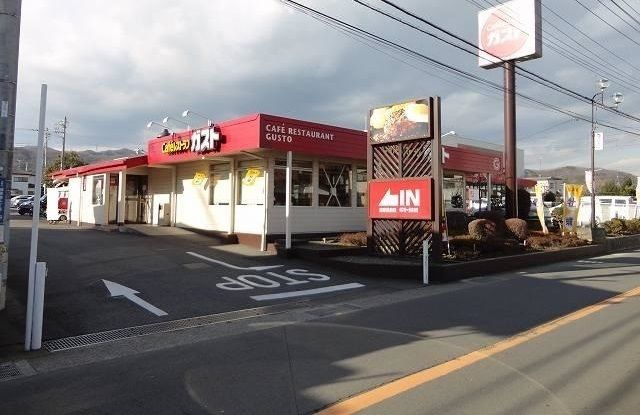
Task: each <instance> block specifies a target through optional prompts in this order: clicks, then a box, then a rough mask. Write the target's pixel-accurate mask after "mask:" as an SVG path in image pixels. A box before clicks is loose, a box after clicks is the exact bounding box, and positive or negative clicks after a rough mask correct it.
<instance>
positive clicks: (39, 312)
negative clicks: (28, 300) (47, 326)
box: [31, 262, 47, 350]
mask: <svg viewBox="0 0 640 415" xmlns="http://www.w3.org/2000/svg"><path fill="white" fill-rule="evenodd" d="M46 278H47V263H46V262H37V263H36V280H35V292H34V295H33V323H32V324H31V330H32V334H31V350H39V349H40V347H42V322H43V316H44V286H45V280H46Z"/></svg>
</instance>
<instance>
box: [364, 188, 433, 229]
mask: <svg viewBox="0 0 640 415" xmlns="http://www.w3.org/2000/svg"><path fill="white" fill-rule="evenodd" d="M432 189H433V179H432V178H430V177H421V178H403V179H379V180H371V181H370V182H369V218H370V219H420V220H431V219H433V206H432V205H433V193H432V191H433V190H432Z"/></svg>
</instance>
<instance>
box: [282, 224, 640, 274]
mask: <svg viewBox="0 0 640 415" xmlns="http://www.w3.org/2000/svg"><path fill="white" fill-rule="evenodd" d="M634 248H640V235H631V236H621V237H614V238H607V239H606V240H605V241H603V243H601V244H597V245H588V246H581V247H575V248H566V249H558V250H553V251H544V252H532V253H527V254H521V255H511V256H503V257H496V258H486V259H480V260H476V261H467V262H460V263H449V264H443V263H439V264H431V265H430V266H429V278H430V279H431V280H432V281H435V282H445V283H446V282H453V281H458V280H461V279H465V278H471V277H477V276H483V275H490V274H497V273H501V272H507V271H514V270H518V269H522V268H528V267H532V266H537V265H543V264H544V265H546V264H552V263H558V262H565V261H572V260H576V259H582V258H589V257H594V256H600V255H605V254H608V253H611V252H616V251H621V250H627V249H634ZM292 251H293V252H291V254H293V255H294V256H297V257H299V258H303V259H306V260H309V261H313V262H317V263H320V264H322V265H326V266H329V267H334V268H338V269H340V270H344V271H348V272H351V273H353V274H355V275H361V276H371V275H380V274H386V275H391V276H397V277H399V278H412V279H416V280H421V279H422V260H421V259H420V258H397V257H382V256H368V255H363V254H362V253H361V252H357V253H356V252H355V251H354V252H353V253H352V254H348V255H344V256H333V257H330V256H327V255H321V254H319V253H318V252H315V254H314V253H311V252H307V251H311V250H305V251H301V250H292Z"/></svg>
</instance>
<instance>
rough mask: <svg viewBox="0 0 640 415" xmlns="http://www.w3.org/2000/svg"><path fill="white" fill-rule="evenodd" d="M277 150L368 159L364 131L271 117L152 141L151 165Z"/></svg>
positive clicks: (225, 123) (255, 116) (256, 116)
mask: <svg viewBox="0 0 640 415" xmlns="http://www.w3.org/2000/svg"><path fill="white" fill-rule="evenodd" d="M259 149H274V150H280V151H289V150H290V151H293V152H294V153H297V154H310V155H317V156H327V157H339V158H346V159H356V160H364V159H366V157H367V134H366V133H365V132H363V131H358V130H352V129H349V128H341V127H336V126H332V125H326V124H318V123H313V122H309V121H301V120H295V119H292V118H284V117H276V116H274V115H267V114H252V115H250V116H246V117H243V118H238V119H235V120H230V121H223V122H220V123H216V125H215V129H213V130H212V131H209V130H208V129H207V128H204V129H197V130H193V131H183V132H180V133H176V134H172V135H170V136H167V137H158V138H155V139H152V140H150V141H149V145H148V149H147V154H148V157H149V164H151V165H154V164H166V163H181V162H186V161H193V160H199V159H202V158H204V157H213V156H216V155H229V154H234V153H235V154H237V153H241V152H243V151H255V150H259Z"/></svg>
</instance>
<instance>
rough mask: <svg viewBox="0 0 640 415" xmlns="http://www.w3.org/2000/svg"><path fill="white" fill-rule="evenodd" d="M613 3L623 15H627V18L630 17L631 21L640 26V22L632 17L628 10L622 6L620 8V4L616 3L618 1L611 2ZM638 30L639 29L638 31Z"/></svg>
mask: <svg viewBox="0 0 640 415" xmlns="http://www.w3.org/2000/svg"><path fill="white" fill-rule="evenodd" d="M611 3H613V5H614V6H616V7H617V8H618V9H620V10H621V11H622V13H624V14H626V15H627V16H629V18H630V19H631V20H633V21H634V22H636V23H637V24H638V25H640V20H638V19H636V18H635V17H634V16H632V15H631V14H630V13H629V12H628V11H627V10H626V9H624V8H623V7H622V6H620V5H619V4H618V3H616V0H611ZM636 30H637V29H636Z"/></svg>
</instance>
